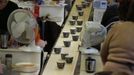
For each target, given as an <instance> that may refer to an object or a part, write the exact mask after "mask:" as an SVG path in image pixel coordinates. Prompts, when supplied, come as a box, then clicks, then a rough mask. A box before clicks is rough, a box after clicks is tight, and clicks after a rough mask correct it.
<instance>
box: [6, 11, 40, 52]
mask: <svg viewBox="0 0 134 75" xmlns="http://www.w3.org/2000/svg"><path fill="white" fill-rule="evenodd" d="M7 27H8V31H9V33H10V35H11V36H12V37H13V39H14V40H16V41H17V42H19V43H22V44H28V46H22V47H20V48H19V49H23V50H26V51H29V50H30V51H31V50H35V49H40V47H39V46H36V45H35V33H36V29H37V28H38V24H37V22H36V19H35V18H34V16H33V15H32V13H31V12H30V11H28V10H24V9H17V10H15V11H13V12H12V13H11V14H10V16H9V18H8V22H7Z"/></svg>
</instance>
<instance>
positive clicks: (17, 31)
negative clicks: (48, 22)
mask: <svg viewBox="0 0 134 75" xmlns="http://www.w3.org/2000/svg"><path fill="white" fill-rule="evenodd" d="M11 28H12V29H11V30H12V31H11V32H12V34H13V37H15V38H18V37H20V36H21V35H22V33H23V32H24V31H25V22H21V23H17V24H15V25H13V26H12V27H11Z"/></svg>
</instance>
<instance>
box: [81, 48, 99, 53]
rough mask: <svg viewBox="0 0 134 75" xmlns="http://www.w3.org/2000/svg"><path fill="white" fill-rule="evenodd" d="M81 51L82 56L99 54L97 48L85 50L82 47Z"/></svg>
mask: <svg viewBox="0 0 134 75" xmlns="http://www.w3.org/2000/svg"><path fill="white" fill-rule="evenodd" d="M80 51H81V53H82V54H98V53H99V52H98V50H97V49H96V48H93V47H90V48H84V47H80Z"/></svg>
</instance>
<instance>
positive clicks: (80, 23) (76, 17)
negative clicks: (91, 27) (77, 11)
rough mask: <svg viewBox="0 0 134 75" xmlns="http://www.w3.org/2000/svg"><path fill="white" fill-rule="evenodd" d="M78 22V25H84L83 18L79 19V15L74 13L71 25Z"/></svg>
mask: <svg viewBox="0 0 134 75" xmlns="http://www.w3.org/2000/svg"><path fill="white" fill-rule="evenodd" d="M76 22H77V25H80V26H81V25H82V24H83V20H82V19H78V16H77V15H73V16H72V19H70V20H69V23H70V25H75V24H76Z"/></svg>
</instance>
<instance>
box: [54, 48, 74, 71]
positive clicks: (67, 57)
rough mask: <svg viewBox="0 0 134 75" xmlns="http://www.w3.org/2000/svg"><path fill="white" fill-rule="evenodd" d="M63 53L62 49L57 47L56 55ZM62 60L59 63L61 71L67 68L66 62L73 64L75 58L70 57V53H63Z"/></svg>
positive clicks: (55, 49)
mask: <svg viewBox="0 0 134 75" xmlns="http://www.w3.org/2000/svg"><path fill="white" fill-rule="evenodd" d="M61 51H62V47H55V48H54V53H55V54H60V53H61ZM60 55H61V60H58V61H57V67H58V68H59V69H63V68H64V66H65V62H66V63H67V64H71V63H72V62H73V56H71V55H69V54H68V53H65V52H64V53H61V54H60Z"/></svg>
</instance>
